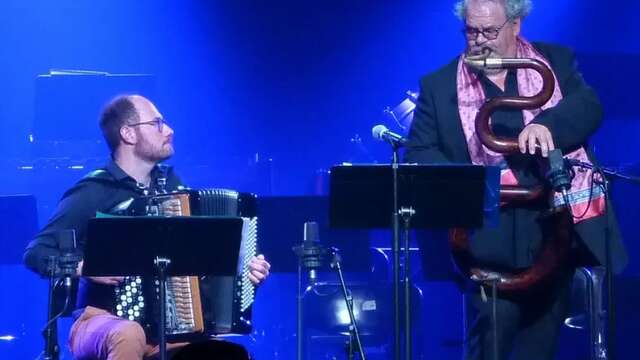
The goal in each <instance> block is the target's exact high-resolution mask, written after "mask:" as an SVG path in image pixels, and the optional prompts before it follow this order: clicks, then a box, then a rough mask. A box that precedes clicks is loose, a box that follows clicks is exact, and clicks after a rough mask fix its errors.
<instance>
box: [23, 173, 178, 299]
mask: <svg viewBox="0 0 640 360" xmlns="http://www.w3.org/2000/svg"><path fill="white" fill-rule="evenodd" d="M161 177H166V187H165V188H166V190H168V191H171V190H176V189H177V188H178V187H179V186H180V185H181V182H180V179H179V178H178V176H177V175H175V173H174V172H173V170H172V168H171V167H168V166H165V165H157V166H156V167H155V168H154V169H153V170H152V172H151V185H150V186H149V187H148V188H145V187H144V186H142V185H140V184H138V183H137V182H136V180H135V179H133V178H132V177H130V176H129V175H127V173H125V172H124V171H123V170H122V169H121V168H120V167H119V166H118V165H116V163H114V162H110V163H109V164H108V165H107V166H105V167H104V168H101V169H97V170H95V171H93V172H91V173H89V174H88V175H86V176H85V177H84V178H82V179H81V180H80V181H78V182H77V183H76V184H75V185H74V186H73V187H72V188H71V189H69V190H68V191H67V192H66V193H65V194H64V195H63V196H62V199H61V200H60V203H59V204H58V207H57V209H56V211H55V212H54V214H53V216H52V217H51V219H50V220H49V222H48V223H47V224H46V225H45V226H44V228H43V229H42V230H41V231H40V232H39V233H38V234H37V235H36V237H35V238H34V239H33V240H32V241H31V242H30V243H29V245H28V246H27V249H26V251H25V254H24V262H25V264H26V265H27V267H28V268H30V269H31V270H33V271H35V272H37V273H39V274H41V275H46V274H47V262H48V258H49V257H50V256H58V255H60V250H59V244H58V238H57V234H58V232H59V231H61V230H67V229H74V230H75V232H76V241H77V247H78V251H79V253H80V254H81V255H82V253H83V249H84V246H85V244H86V241H87V239H86V232H87V224H88V221H89V219H91V218H93V217H95V215H96V212H104V213H108V212H109V211H110V210H111V209H112V208H113V207H115V206H116V205H118V204H120V203H122V202H123V201H125V200H128V199H130V198H135V197H138V196H142V195H144V194H145V191H146V192H149V193H151V194H153V193H154V191H155V189H156V188H157V186H158V185H157V184H158V178H161ZM113 291H114V290H113V287H112V286H107V285H99V284H95V283H92V282H90V281H87V280H85V279H81V281H80V288H79V292H78V302H77V307H78V308H83V307H85V306H87V305H92V306H95V307H100V308H104V309H107V310H110V309H111V305H112V304H111V303H110V302H112V301H113V296H114V295H113V294H114V293H113Z"/></svg>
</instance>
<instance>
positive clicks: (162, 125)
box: [125, 117, 167, 132]
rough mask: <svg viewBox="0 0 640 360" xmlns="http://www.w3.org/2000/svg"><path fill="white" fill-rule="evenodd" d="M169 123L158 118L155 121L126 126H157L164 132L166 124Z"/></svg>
mask: <svg viewBox="0 0 640 360" xmlns="http://www.w3.org/2000/svg"><path fill="white" fill-rule="evenodd" d="M166 123H167V122H166V121H165V120H164V119H163V118H161V117H157V118H155V119H153V120H150V121H142V122H137V123H133V124H125V125H126V126H138V125H155V126H156V128H157V129H158V131H159V132H162V129H163V128H164V124H166Z"/></svg>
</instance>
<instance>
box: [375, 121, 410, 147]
mask: <svg viewBox="0 0 640 360" xmlns="http://www.w3.org/2000/svg"><path fill="white" fill-rule="evenodd" d="M371 135H373V137H374V138H376V139H378V140H380V141H386V142H388V143H390V144H391V145H393V146H404V145H405V144H406V143H407V139H406V138H404V137H402V135H399V134H396V133H394V132H391V131H390V130H389V129H387V127H386V126H384V125H376V126H374V127H373V129H371Z"/></svg>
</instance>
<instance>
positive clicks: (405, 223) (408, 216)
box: [398, 207, 416, 360]
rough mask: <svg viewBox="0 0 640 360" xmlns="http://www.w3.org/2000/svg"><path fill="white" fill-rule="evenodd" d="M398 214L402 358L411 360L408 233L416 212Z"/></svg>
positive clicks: (409, 211)
mask: <svg viewBox="0 0 640 360" xmlns="http://www.w3.org/2000/svg"><path fill="white" fill-rule="evenodd" d="M398 213H399V215H400V216H402V220H403V221H402V223H403V227H404V336H405V343H404V344H405V354H404V357H405V359H407V360H411V357H412V355H413V354H412V350H411V270H410V267H409V264H410V262H411V259H410V256H411V253H410V250H411V249H410V241H409V231H410V230H411V224H410V223H411V217H412V216H413V215H415V213H416V211H415V210H414V209H413V208H412V207H408V208H405V207H402V208H401V209H400V210H399V211H398Z"/></svg>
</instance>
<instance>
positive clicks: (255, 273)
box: [249, 254, 271, 285]
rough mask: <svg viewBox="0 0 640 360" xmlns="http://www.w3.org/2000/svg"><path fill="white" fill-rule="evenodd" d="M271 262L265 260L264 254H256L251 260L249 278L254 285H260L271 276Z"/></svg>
mask: <svg viewBox="0 0 640 360" xmlns="http://www.w3.org/2000/svg"><path fill="white" fill-rule="evenodd" d="M270 268H271V264H269V262H267V260H265V258H264V255H262V254H260V255H258V256H254V257H253V258H252V259H251V260H250V261H249V280H251V282H252V283H253V284H254V285H260V284H261V283H262V282H263V281H265V280H266V279H267V277H268V276H269V269H270Z"/></svg>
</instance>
